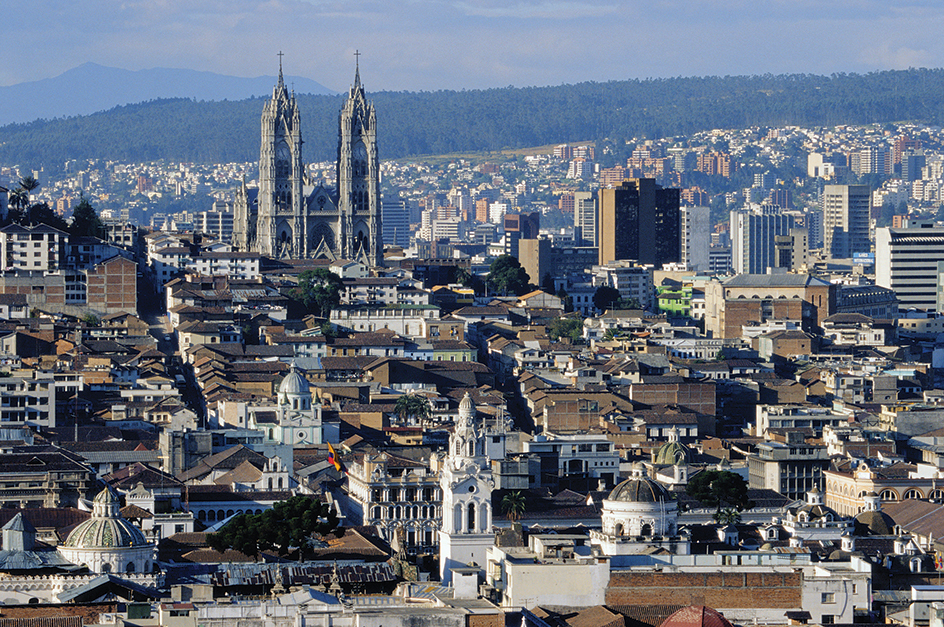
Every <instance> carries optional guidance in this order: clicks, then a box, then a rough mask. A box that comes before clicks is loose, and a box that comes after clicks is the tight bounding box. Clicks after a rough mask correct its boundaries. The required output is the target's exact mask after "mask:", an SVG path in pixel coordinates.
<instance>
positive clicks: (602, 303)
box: [593, 285, 620, 312]
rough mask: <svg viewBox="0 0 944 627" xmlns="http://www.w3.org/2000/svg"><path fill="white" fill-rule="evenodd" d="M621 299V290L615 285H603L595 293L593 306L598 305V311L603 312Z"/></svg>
mask: <svg viewBox="0 0 944 627" xmlns="http://www.w3.org/2000/svg"><path fill="white" fill-rule="evenodd" d="M619 299H620V293H619V290H618V289H616V288H615V287H610V286H609V285H601V286H600V287H598V288H597V291H596V292H594V293H593V306H594V307H596V309H597V311H600V312H603V311H606V310H607V309H612V308H613V303H616V302H618V301H619Z"/></svg>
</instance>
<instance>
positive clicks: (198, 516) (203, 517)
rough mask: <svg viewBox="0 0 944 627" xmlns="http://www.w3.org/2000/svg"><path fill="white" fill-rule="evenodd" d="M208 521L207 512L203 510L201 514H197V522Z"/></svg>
mask: <svg viewBox="0 0 944 627" xmlns="http://www.w3.org/2000/svg"><path fill="white" fill-rule="evenodd" d="M206 519H207V513H206V511H205V510H202V509H201V510H200V511H199V512H197V520H206Z"/></svg>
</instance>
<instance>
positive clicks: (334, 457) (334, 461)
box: [328, 442, 347, 474]
mask: <svg viewBox="0 0 944 627" xmlns="http://www.w3.org/2000/svg"><path fill="white" fill-rule="evenodd" d="M328 463H329V464H331V465H332V466H334V469H335V470H337V471H338V472H343V473H344V474H347V468H345V467H344V464H342V463H341V460H340V459H338V454H337V453H335V452H334V447H333V446H331V442H328Z"/></svg>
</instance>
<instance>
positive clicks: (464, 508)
mask: <svg viewBox="0 0 944 627" xmlns="http://www.w3.org/2000/svg"><path fill="white" fill-rule="evenodd" d="M482 435H483V434H482V432H481V430H480V429H479V428H478V426H477V425H476V424H475V405H474V404H473V403H472V399H471V398H470V397H469V395H468V394H466V395H465V396H464V397H463V398H462V401H461V402H460V403H459V420H458V422H457V423H456V429H455V431H454V432H453V433H452V436H451V437H450V438H449V451H448V453H446V457H445V460H444V461H443V466H442V469H441V470H440V487H441V488H442V494H443V505H442V511H443V516H442V527H441V529H440V531H439V577H440V580H441V581H442V582H443V583H445V584H448V583H450V582H451V581H452V569H454V568H462V567H466V566H469V565H470V564H476V565H477V566H479V567H481V568H484V567H485V561H486V555H485V552H486V550H487V549H488V548H489V547H491V546H493V545H494V544H495V535H494V534H493V533H492V489H493V488H494V487H495V481H494V480H493V479H492V470H491V466H490V465H489V461H488V456H487V455H486V452H485V438H484V437H482Z"/></svg>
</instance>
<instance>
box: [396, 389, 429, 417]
mask: <svg viewBox="0 0 944 627" xmlns="http://www.w3.org/2000/svg"><path fill="white" fill-rule="evenodd" d="M393 411H394V413H395V414H396V415H397V416H399V417H400V418H401V419H403V420H410V419H413V420H419V421H420V422H422V421H425V420H428V419H429V416H430V414H431V413H432V408H431V406H430V404H429V399H428V398H426V397H425V396H420V395H418V394H403V395H401V396H400V398H398V399H397V404H396V405H394V408H393Z"/></svg>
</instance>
